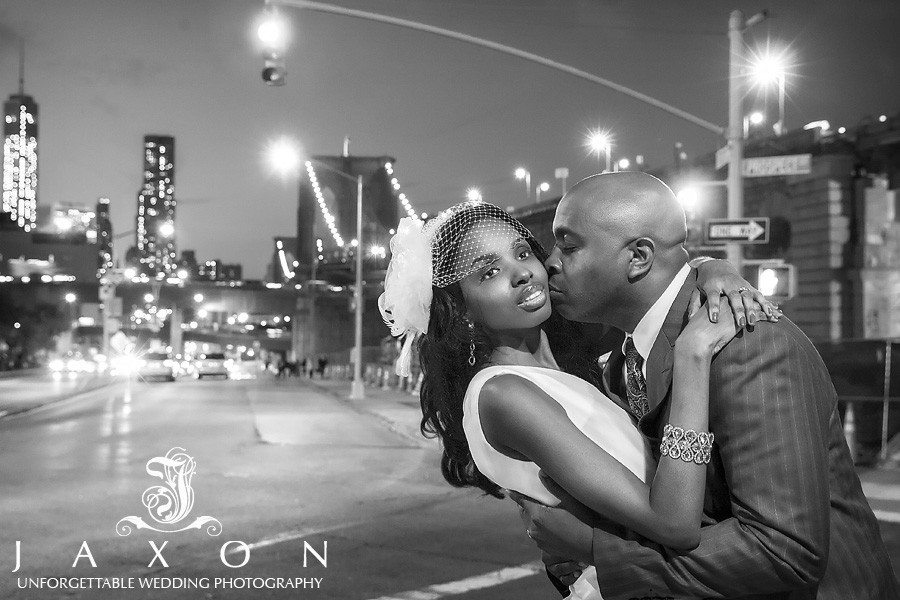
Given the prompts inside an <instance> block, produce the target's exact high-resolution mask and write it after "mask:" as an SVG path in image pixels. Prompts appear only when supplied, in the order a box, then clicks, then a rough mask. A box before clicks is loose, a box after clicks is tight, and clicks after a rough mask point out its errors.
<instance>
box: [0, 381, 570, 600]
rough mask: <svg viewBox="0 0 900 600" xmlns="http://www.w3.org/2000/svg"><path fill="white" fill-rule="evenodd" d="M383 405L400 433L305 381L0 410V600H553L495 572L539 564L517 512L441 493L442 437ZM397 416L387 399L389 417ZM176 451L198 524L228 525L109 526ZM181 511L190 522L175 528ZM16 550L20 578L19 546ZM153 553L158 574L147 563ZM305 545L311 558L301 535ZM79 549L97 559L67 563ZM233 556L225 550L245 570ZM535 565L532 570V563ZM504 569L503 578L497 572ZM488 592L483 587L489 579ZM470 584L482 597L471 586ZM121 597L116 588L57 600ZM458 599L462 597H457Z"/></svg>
mask: <svg viewBox="0 0 900 600" xmlns="http://www.w3.org/2000/svg"><path fill="white" fill-rule="evenodd" d="M379 393H380V392H373V394H374V396H375V397H373V398H371V399H370V402H372V403H373V404H374V405H379V406H384V404H385V403H386V402H393V403H394V404H395V405H396V406H397V407H396V412H397V414H398V415H403V416H402V417H401V418H400V419H398V420H397V421H396V422H395V423H394V424H393V425H392V424H391V423H389V422H388V420H387V419H386V418H385V417H384V416H382V414H378V413H373V412H369V411H367V410H361V409H360V408H358V407H356V406H353V405H351V404H349V403H348V401H346V400H343V399H340V398H339V397H337V396H336V395H335V394H332V393H330V392H328V391H323V388H321V387H310V386H309V385H305V384H301V383H299V382H298V380H296V379H293V380H286V381H280V380H278V381H276V380H272V379H267V380H259V381H254V380H251V381H245V382H237V381H221V380H204V381H199V382H198V381H194V380H180V381H178V382H176V383H160V384H156V383H141V382H135V383H131V384H125V383H116V384H113V385H110V386H109V387H106V388H104V389H101V390H97V391H93V392H88V393H83V394H81V395H78V396H75V397H73V398H72V399H69V400H64V401H61V402H57V403H55V404H51V405H49V406H45V407H43V408H39V409H37V410H35V411H32V412H30V413H26V414H21V415H18V416H14V417H7V418H6V419H3V420H0V452H2V455H3V457H4V460H3V463H2V467H0V481H2V482H3V487H2V495H0V522H2V523H3V524H4V525H3V528H2V531H0V548H2V550H0V552H2V558H0V568H2V571H3V572H4V576H3V584H2V592H0V596H2V597H4V598H7V597H9V598H56V597H60V596H62V595H64V594H63V592H57V591H36V590H18V589H16V585H17V577H18V576H22V577H62V576H65V577H72V576H80V577H140V576H145V575H154V576H166V577H171V578H177V577H185V578H191V577H193V578H197V577H201V576H202V577H209V578H214V577H282V578H299V577H302V578H307V579H310V578H321V583H320V588H319V590H318V591H316V592H310V591H308V592H307V593H309V594H311V595H312V597H316V598H343V599H352V598H359V599H367V598H377V597H381V596H389V597H390V596H392V595H395V594H398V593H401V592H409V591H413V590H419V589H421V588H426V587H428V586H430V585H433V584H441V583H448V582H458V583H456V584H455V587H454V586H450V587H449V588H448V589H447V590H445V591H444V593H443V594H441V595H444V594H452V595H454V597H459V598H473V599H474V598H488V597H495V594H497V593H498V592H500V591H502V592H503V593H504V594H505V595H508V596H509V597H516V598H547V597H553V595H554V594H555V592H554V590H553V589H552V587H551V586H550V584H549V583H547V582H546V580H545V579H544V576H543V575H542V574H533V575H531V576H525V577H523V574H524V575H527V574H528V573H529V571H527V570H526V571H521V570H519V571H513V572H504V573H501V574H497V575H492V576H491V577H489V578H488V579H487V580H481V579H475V580H471V579H470V578H472V577H478V576H482V575H485V574H492V573H496V572H497V571H500V570H502V569H504V568H507V567H519V566H522V565H529V563H534V561H536V560H537V559H538V558H539V557H538V555H537V553H536V551H535V550H534V549H533V548H532V547H531V545H530V542H529V541H528V539H527V538H526V537H525V536H524V535H523V534H522V531H521V526H520V522H519V518H518V516H517V513H516V510H515V506H514V505H512V504H511V503H508V502H500V501H496V500H493V499H489V498H483V497H481V496H480V495H479V494H478V493H477V492H474V491H471V490H468V491H460V490H455V489H452V488H450V487H449V486H448V485H446V484H445V483H444V482H443V480H442V479H441V477H440V472H439V469H438V460H437V458H438V454H437V446H436V445H434V444H433V443H430V442H426V441H422V442H420V441H417V440H416V439H415V438H414V437H413V435H412V434H413V431H412V429H413V427H412V425H411V423H412V422H413V420H412V419H410V417H411V416H412V417H413V418H414V416H415V412H414V411H415V410H417V409H416V408H415V407H414V405H412V404H411V402H413V399H412V398H411V397H409V396H408V395H405V396H406V398H408V401H407V402H408V403H406V404H403V405H400V404H398V403H397V402H396V400H391V398H396V397H397V394H396V393H393V394H388V395H384V394H381V396H380V397H379ZM381 413H383V414H388V415H389V414H390V413H389V409H388V408H385V409H384V410H382V411H381ZM175 446H181V447H183V448H185V450H186V451H187V452H188V453H189V454H190V455H191V456H193V457H194V459H195V460H196V463H197V470H196V474H195V476H194V480H193V488H194V492H195V504H194V510H193V512H192V513H191V515H190V516H191V518H193V517H194V516H199V515H210V516H213V517H215V518H217V519H218V520H219V521H220V522H221V524H222V530H223V531H222V533H221V535H219V536H216V537H211V536H209V535H207V534H206V533H205V531H204V530H201V531H197V530H189V531H185V532H181V533H170V534H162V533H156V532H148V531H146V530H138V531H135V532H133V533H132V534H131V535H130V536H128V537H120V536H118V535H116V532H115V526H116V522H117V521H118V520H119V519H120V518H121V517H123V516H126V515H138V516H143V517H144V518H145V520H148V521H149V519H147V511H146V509H145V508H144V507H143V506H142V505H141V493H142V492H143V490H144V489H146V488H148V487H149V486H151V485H152V484H154V483H159V480H157V479H154V478H152V477H150V476H149V475H147V473H146V472H145V463H146V462H147V460H148V459H150V458H152V457H154V456H163V455H165V454H166V452H167V451H168V450H169V449H170V448H172V447H175ZM187 521H188V520H187V519H186V520H185V522H187ZM16 540H20V541H21V542H22V543H21V565H22V567H21V570H20V571H19V572H17V573H15V574H12V573H10V571H12V570H13V568H14V565H15V541H16ZM148 540H152V541H154V542H155V543H156V545H157V547H160V546H162V544H163V542H166V541H167V542H168V544H167V545H166V546H165V548H164V549H163V550H162V552H161V554H162V555H163V556H164V558H165V560H166V562H167V564H168V565H169V568H168V569H165V568H162V567H161V565H160V563H159V561H158V560H157V561H156V563H155V564H154V566H153V567H150V568H148V567H147V565H148V564H149V563H150V562H151V560H152V559H153V558H154V552H153V550H152V548H151V547H150V545H149V544H148ZM228 540H242V541H244V542H246V543H247V544H248V545H250V548H251V550H250V560H249V562H248V563H247V565H246V566H244V567H242V568H239V569H232V568H228V567H225V566H224V565H223V564H222V562H221V560H220V555H219V550H220V547H221V546H222V544H223V543H224V542H226V541H228ZM325 540H327V541H328V546H327V565H328V566H327V568H323V567H322V566H321V564H320V561H318V560H317V559H316V558H315V556H314V555H313V554H308V560H309V562H308V566H307V568H303V553H304V541H306V542H308V543H309V546H310V547H312V548H313V549H314V550H315V551H316V552H318V553H319V554H322V551H323V542H324V541H325ZM82 541H87V542H88V544H89V548H90V552H91V554H92V556H93V558H94V560H95V561H96V564H97V567H96V569H94V568H91V566H90V561H89V560H88V559H87V558H82V559H80V560H79V563H78V566H77V567H75V568H72V563H73V561H74V559H75V557H76V555H77V554H79V550H80V548H81V544H82ZM243 557H244V554H243V552H238V553H232V554H230V555H226V558H227V559H228V561H229V562H231V563H232V564H239V563H240V562H241V560H242V559H243ZM528 568H530V569H534V565H533V564H532V565H530V566H528ZM507 578H508V579H509V581H508V582H507V583H501V584H500V587H497V582H498V581H501V582H502V581H504V580H505V579H507ZM488 585H489V586H490V587H484V586H488ZM467 587H480V588H482V589H480V590H475V591H470V592H468V593H462V594H459V592H464V590H465V589H466V588H467ZM297 593H298V592H296V591H293V590H287V589H282V590H253V591H248V590H246V589H244V590H231V591H229V590H223V589H209V590H205V591H196V590H194V591H180V592H179V591H173V590H157V591H138V590H132V591H130V595H129V597H142V598H157V597H166V598H172V597H206V598H247V597H273V598H277V597H285V598H286V597H293V596H295V595H296V594H297ZM104 594H107V595H106V596H104V597H111V598H112V597H121V593H118V594H117V593H116V592H115V591H109V592H99V593H98V592H97V591H96V590H92V591H84V592H70V593H68V594H65V596H66V597H75V598H78V597H96V596H97V595H100V596H103V595H104ZM457 594H459V595H457Z"/></svg>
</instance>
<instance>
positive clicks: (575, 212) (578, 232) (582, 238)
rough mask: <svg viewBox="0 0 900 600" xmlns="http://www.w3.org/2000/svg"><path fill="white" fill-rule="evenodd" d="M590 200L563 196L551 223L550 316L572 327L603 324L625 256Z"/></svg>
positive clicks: (613, 299) (624, 262) (616, 239)
mask: <svg viewBox="0 0 900 600" xmlns="http://www.w3.org/2000/svg"><path fill="white" fill-rule="evenodd" d="M588 200H589V199H587V198H578V197H577V195H576V196H566V197H565V198H563V199H562V201H561V202H560V203H559V206H558V207H557V209H556V216H555V218H554V219H553V235H554V237H555V239H556V243H555V245H554V246H553V251H552V252H551V253H550V256H549V257H548V258H547V261H546V262H545V266H546V267H547V273H548V274H549V275H550V279H549V286H550V300H551V302H552V305H553V309H554V310H556V311H558V312H559V313H560V314H561V315H562V316H564V317H565V318H567V319H570V320H572V321H580V322H582V323H603V322H605V321H604V318H603V316H604V314H608V313H607V307H608V306H609V304H610V303H611V302H614V301H615V298H616V289H617V282H618V281H619V279H620V274H621V273H623V272H626V271H627V268H628V256H627V253H625V252H623V250H624V248H623V246H622V244H621V243H620V240H619V239H618V237H617V236H615V235H613V234H612V232H611V231H608V230H607V228H606V227H604V225H603V223H602V222H601V219H600V218H599V215H598V214H597V211H596V210H593V209H592V205H593V204H595V203H592V202H589V201H588Z"/></svg>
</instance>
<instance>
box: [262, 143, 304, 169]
mask: <svg viewBox="0 0 900 600" xmlns="http://www.w3.org/2000/svg"><path fill="white" fill-rule="evenodd" d="M266 158H267V159H268V162H269V166H270V167H271V168H272V170H273V171H275V172H276V173H278V174H279V175H281V176H282V177H287V176H289V175H294V174H296V173H297V172H298V169H299V167H300V150H299V149H298V147H297V144H296V143H295V142H294V141H293V140H291V139H290V138H287V137H284V136H282V137H280V138H278V139H277V140H274V141H273V142H270V143H269V146H268V148H267V149H266Z"/></svg>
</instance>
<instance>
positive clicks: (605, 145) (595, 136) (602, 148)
mask: <svg viewBox="0 0 900 600" xmlns="http://www.w3.org/2000/svg"><path fill="white" fill-rule="evenodd" d="M587 146H588V147H589V148H590V149H591V150H592V151H594V152H596V153H597V160H598V161H599V160H600V155H601V154H606V170H607V171H609V170H610V164H611V162H612V156H611V155H612V136H611V135H610V133H609V132H608V131H602V130H599V129H598V130H596V131H593V132H591V133H590V134H589V135H588V138H587Z"/></svg>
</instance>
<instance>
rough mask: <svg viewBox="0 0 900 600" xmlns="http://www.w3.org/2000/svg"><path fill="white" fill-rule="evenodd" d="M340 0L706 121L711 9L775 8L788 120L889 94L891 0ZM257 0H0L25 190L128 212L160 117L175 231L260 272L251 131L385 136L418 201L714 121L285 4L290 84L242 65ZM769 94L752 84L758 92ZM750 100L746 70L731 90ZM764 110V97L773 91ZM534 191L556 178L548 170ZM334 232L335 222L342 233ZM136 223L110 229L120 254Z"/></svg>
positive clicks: (117, 220) (500, 195)
mask: <svg viewBox="0 0 900 600" xmlns="http://www.w3.org/2000/svg"><path fill="white" fill-rule="evenodd" d="M336 3H338V4H340V5H342V6H346V7H353V8H360V9H364V10H368V11H372V12H379V13H383V14H389V15H392V16H396V17H401V18H406V19H411V20H416V21H422V22H425V23H428V24H432V25H436V26H440V27H445V28H448V29H454V30H457V31H461V32H464V33H468V34H471V35H475V36H478V37H483V38H487V39H490V40H493V41H497V42H501V43H504V44H507V45H511V46H514V47H517V48H521V49H523V50H527V51H530V52H534V53H537V54H541V55H544V56H546V57H548V58H552V59H554V60H557V61H560V62H563V63H567V64H570V65H572V66H575V67H578V68H581V69H584V70H586V71H589V72H592V73H595V74H597V75H600V76H602V77H606V78H608V79H611V80H613V81H615V82H617V83H620V84H622V85H626V86H629V87H632V88H634V89H636V90H638V91H641V92H643V93H646V94H649V95H651V96H654V97H656V98H659V99H660V100H663V101H665V102H669V103H671V104H674V105H676V106H678V107H679V108H682V109H684V110H686V111H688V112H691V113H693V114H696V115H698V116H700V117H702V118H705V119H707V120H710V121H713V122H716V123H720V124H724V122H725V118H726V109H727V91H726V90H727V63H728V42H727V37H726V31H727V24H728V15H729V12H730V11H731V10H732V9H734V8H740V9H742V10H744V12H745V14H746V15H748V16H749V15H750V14H752V13H754V12H756V11H757V10H759V9H761V8H770V9H775V11H774V16H773V18H771V19H769V20H767V21H765V22H764V23H761V24H759V25H757V26H755V27H754V28H753V29H752V30H751V32H749V33H748V35H747V41H748V44H749V46H750V47H757V46H761V45H764V44H765V43H766V42H767V40H770V41H771V43H772V44H782V45H789V46H790V51H791V53H792V54H793V62H794V65H793V67H792V69H791V75H790V76H789V78H788V84H787V89H788V101H787V111H786V113H787V114H786V121H787V126H788V127H789V128H795V127H798V126H801V125H803V124H805V123H807V122H809V121H813V120H817V119H828V120H829V121H830V122H831V123H832V125H833V126H834V127H837V126H840V125H844V126H847V127H848V128H852V127H853V126H854V125H855V124H856V123H857V122H858V121H859V120H860V119H861V118H863V117H866V116H868V115H879V114H885V113H886V114H895V113H896V112H897V111H898V110H900V35H898V31H900V2H897V1H896V0H892V1H886V0H885V1H880V0H868V1H865V2H852V1H847V0H830V1H819V2H813V1H809V2H799V1H791V2H788V1H779V2H771V3H770V4H769V5H766V4H764V3H753V2H722V1H721V0H709V1H699V0H697V1H683V0H680V1H678V2H665V3H663V2H652V1H633V2H625V1H616V2H603V1H586V0H585V1H576V0H559V1H553V0H545V1H536V0H523V1H521V2H513V1H501V0H478V1H464V0H415V1H414V0H367V1H361V0H357V1H355V2H354V1H350V0H340V1H339V2H336ZM262 6H263V2H262V1H257V0H235V1H224V0H207V1H202V0H183V1H178V2H176V1H159V0H84V1H81V0H57V1H49V0H0V96H2V97H3V99H5V98H6V97H7V96H9V94H11V93H14V92H15V91H16V89H17V86H18V82H17V70H18V44H17V42H16V41H15V38H16V36H19V35H21V36H23V37H24V39H25V43H26V83H25V87H26V93H28V94H31V95H32V96H34V97H35V99H36V101H37V102H38V104H39V106H40V120H39V128H40V129H39V138H38V147H39V152H40V159H39V167H38V168H39V171H38V175H39V202H40V203H41V204H52V203H54V202H75V203H84V204H91V205H92V204H93V203H94V202H96V199H97V197H98V196H101V195H103V196H109V197H110V198H111V203H112V214H113V227H114V230H115V232H117V233H120V232H123V231H127V230H129V229H133V227H134V214H135V210H136V193H137V191H138V189H139V187H140V185H141V177H142V174H141V173H142V163H141V159H142V139H143V136H144V134H147V133H157V134H170V135H174V136H175V138H176V165H175V169H176V198H177V199H178V209H177V211H178V212H177V220H176V225H177V239H178V247H179V250H182V249H190V248H193V249H195V250H196V251H197V253H198V257H199V258H201V259H207V258H221V259H224V260H225V261H226V262H241V263H242V264H243V265H244V273H245V276H249V277H262V275H263V273H264V269H265V264H266V262H267V261H268V259H269V256H270V253H271V249H272V241H271V238H272V237H273V236H275V235H293V234H294V233H295V231H294V222H295V218H296V217H295V214H296V193H295V190H296V180H291V179H282V178H279V177H278V176H276V175H274V174H273V173H272V172H271V170H270V169H269V168H268V166H267V165H266V163H265V161H264V149H265V147H266V144H267V142H269V141H270V140H272V139H275V138H277V137H279V136H281V135H288V136H291V137H293V138H294V139H296V140H298V141H299V142H301V143H302V146H303V148H304V149H305V151H306V152H307V153H309V154H339V153H340V150H341V144H342V140H343V137H344V136H345V135H349V136H350V137H351V139H352V142H351V148H350V149H351V153H352V154H373V155H380V154H388V155H392V156H395V157H396V159H397V163H396V165H395V173H396V175H397V177H398V179H399V180H400V183H401V185H402V186H403V188H402V189H403V191H405V192H406V193H407V195H408V196H409V198H410V199H411V200H412V203H413V205H414V206H415V207H416V208H417V210H420V211H429V212H434V211H435V210H438V209H440V208H443V207H446V206H448V205H450V204H453V203H455V202H457V201H460V200H462V199H464V194H465V190H466V188H467V187H469V186H473V185H475V186H478V187H480V188H481V190H482V192H483V193H484V197H485V199H486V200H488V201H492V202H495V203H497V204H499V205H501V206H508V205H521V204H524V203H525V198H524V190H523V186H522V184H521V183H520V182H517V181H515V179H514V178H513V170H514V168H515V167H516V166H519V165H522V166H526V167H528V168H529V169H530V170H531V172H532V179H533V182H534V183H535V184H537V183H538V182H540V181H544V180H546V181H549V182H550V183H551V184H553V185H554V188H553V191H556V190H558V187H556V181H555V180H554V179H553V172H554V168H555V167H560V166H566V167H568V168H569V169H570V171H571V175H570V183H572V182H574V181H576V180H577V179H579V178H581V177H583V176H586V175H589V174H591V173H592V172H596V169H597V157H596V156H595V155H589V154H588V152H587V151H586V149H585V147H584V138H585V135H586V134H587V132H588V131H589V130H591V129H593V128H596V127H605V128H608V129H609V130H611V131H612V132H613V134H614V136H615V147H614V154H615V155H617V156H628V157H631V158H633V156H634V155H635V154H643V155H644V156H645V159H646V162H647V164H648V166H649V167H657V166H662V165H665V164H669V163H671V161H672V154H673V150H672V149H673V145H674V144H675V142H677V141H681V142H683V143H684V144H685V147H686V150H687V151H688V153H689V154H691V155H697V154H702V153H705V152H708V151H710V150H714V149H715V148H717V147H718V146H720V145H721V141H720V140H719V139H717V136H715V135H714V134H711V133H709V132H707V131H705V130H703V129H701V128H699V127H697V126H696V125H693V124H690V123H687V122H684V121H681V120H679V119H677V118H675V117H672V116H670V115H669V114H667V113H664V112H662V111H660V110H658V109H656V108H652V107H649V106H646V105H643V104H641V103H639V102H637V101H636V100H633V99H631V98H628V97H626V96H623V95H621V94H619V93H617V92H614V91H611V90H608V89H605V88H602V87H600V86H598V85H595V84H591V83H588V82H586V81H582V80H578V79H575V78H573V77H572V76H570V75H566V74H563V73H560V72H556V71H552V70H550V69H548V68H546V67H542V66H539V65H536V64H533V63H529V62H525V61H523V60H520V59H516V58H513V57H510V56H506V55H502V54H499V53H496V52H493V51H491V50H487V49H483V48H478V47H475V46H468V45H465V44H463V43H461V42H456V41H452V40H448V39H444V38H439V37H435V36H432V35H428V34H426V33H420V32H415V31H410V30H405V29H400V28H397V27H393V26H390V25H383V24H376V23H371V22H366V21H362V20H357V19H352V18H348V17H342V16H336V15H327V14H322V13H316V12H311V11H301V10H288V11H287V12H288V14H289V16H290V19H291V22H292V26H293V43H292V46H291V49H290V51H289V54H288V57H287V69H288V79H287V85H286V86H284V87H281V88H271V87H267V86H266V85H264V84H263V82H262V80H261V79H260V70H261V67H262V58H261V55H260V53H259V51H258V49H257V48H256V46H255V42H254V38H255V34H254V27H253V23H254V20H255V19H256V17H257V16H258V15H259V13H260V12H261V9H262ZM774 99H775V96H774V95H770V98H769V100H770V106H773V105H774V104H775V103H774ZM751 105H759V106H762V101H761V100H760V99H759V94H758V92H757V91H754V92H751V94H750V95H749V96H748V103H747V106H748V108H749V107H750V106H751ZM772 117H773V118H774V117H775V113H774V112H772ZM551 193H553V192H552V191H551ZM345 237H346V238H347V239H349V238H350V237H351V236H350V235H345ZM131 243H133V239H125V240H121V241H120V242H119V245H118V246H117V248H116V250H117V255H118V256H122V255H123V254H124V251H125V250H126V249H127V247H128V246H129V245H130V244H131Z"/></svg>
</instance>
